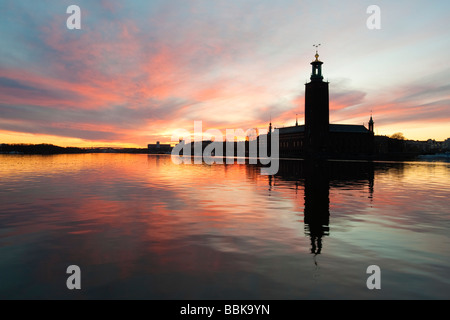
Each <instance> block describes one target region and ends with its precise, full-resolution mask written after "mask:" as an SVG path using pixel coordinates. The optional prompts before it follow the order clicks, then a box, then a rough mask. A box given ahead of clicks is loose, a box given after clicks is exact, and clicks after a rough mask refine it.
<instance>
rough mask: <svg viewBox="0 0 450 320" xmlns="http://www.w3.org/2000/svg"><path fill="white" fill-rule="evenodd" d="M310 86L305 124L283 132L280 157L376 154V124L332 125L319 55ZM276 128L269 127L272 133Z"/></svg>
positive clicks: (314, 64)
mask: <svg viewBox="0 0 450 320" xmlns="http://www.w3.org/2000/svg"><path fill="white" fill-rule="evenodd" d="M315 58H316V59H315V60H314V61H313V62H311V65H312V73H311V78H310V80H311V81H310V82H309V83H306V85H305V124H304V125H298V121H297V119H296V124H295V126H291V127H284V128H279V133H280V156H306V157H330V156H331V157H346V156H357V157H358V156H359V157H361V156H368V155H371V154H372V153H373V141H374V121H373V119H372V116H371V117H370V120H369V128H368V129H367V128H366V127H364V126H363V125H351V124H330V120H329V118H330V111H329V110H330V108H329V90H328V85H329V83H328V82H324V81H323V75H322V64H323V62H322V61H320V60H319V54H318V53H317V51H316V55H315ZM271 126H272V124H270V127H269V133H270V132H271V131H272V130H271Z"/></svg>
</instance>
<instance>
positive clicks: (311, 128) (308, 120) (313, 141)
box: [304, 51, 330, 155]
mask: <svg viewBox="0 0 450 320" xmlns="http://www.w3.org/2000/svg"><path fill="white" fill-rule="evenodd" d="M315 58H316V59H315V60H314V61H313V62H311V65H312V74H311V78H310V79H311V81H310V82H309V83H307V84H306V85H305V86H306V89H305V140H304V143H305V149H306V152H307V154H309V155H318V154H324V153H326V152H327V150H328V134H329V124H330V115H329V114H330V108H329V96H328V82H324V81H323V76H322V64H323V62H322V61H320V60H319V54H318V53H317V51H316V55H315Z"/></svg>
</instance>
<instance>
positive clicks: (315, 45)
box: [313, 43, 320, 61]
mask: <svg viewBox="0 0 450 320" xmlns="http://www.w3.org/2000/svg"><path fill="white" fill-rule="evenodd" d="M319 46H320V43H319V44H313V47H316V55H315V56H314V57H316V61H319V53H317V48H318V47H319Z"/></svg>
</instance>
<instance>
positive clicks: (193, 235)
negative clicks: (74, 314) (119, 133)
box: [0, 154, 450, 299]
mask: <svg viewBox="0 0 450 320" xmlns="http://www.w3.org/2000/svg"><path fill="white" fill-rule="evenodd" d="M449 198H450V164H449V163H439V162H432V163H431V162H430V163H425V162H421V163H413V162H411V163H372V164H370V163H365V162H329V163H316V164H311V163H305V162H303V161H298V160H289V161H283V162H282V163H281V164H280V171H279V174H278V175H276V176H275V177H268V176H262V175H260V173H259V168H257V167H255V166H250V165H237V164H235V165H213V166H208V165H175V164H173V163H172V161H171V159H170V156H165V155H162V156H157V155H150V156H148V155H127V154H86V155H57V156H17V155H0V299H5V298H64V299H65V298H74V299H79V298H145V299H335V298H339V299H450V250H449V248H450V200H449ZM72 264H75V265H78V266H80V268H81V275H82V277H81V279H82V280H81V283H82V290H78V291H69V290H68V289H67V288H66V279H67V277H68V276H69V275H68V274H66V268H67V267H68V266H69V265H72ZM373 264H375V265H378V266H379V267H380V268H381V290H369V289H367V287H366V280H367V277H368V276H369V275H368V274H366V269H367V267H368V266H369V265H373Z"/></svg>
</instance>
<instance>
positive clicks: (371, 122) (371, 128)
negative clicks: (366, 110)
mask: <svg viewBox="0 0 450 320" xmlns="http://www.w3.org/2000/svg"><path fill="white" fill-rule="evenodd" d="M374 123H375V122H374V121H373V119H372V110H370V120H369V131H370V132H372V133H373V125H374Z"/></svg>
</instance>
